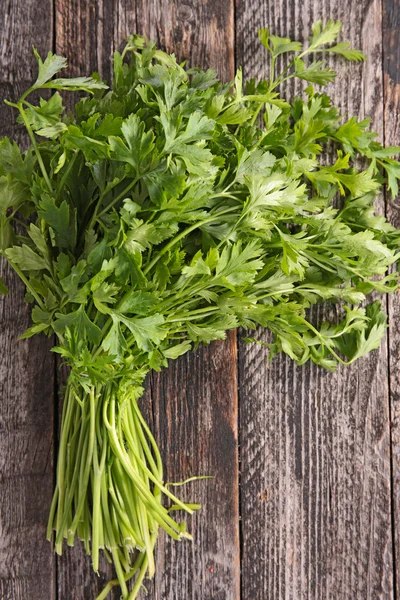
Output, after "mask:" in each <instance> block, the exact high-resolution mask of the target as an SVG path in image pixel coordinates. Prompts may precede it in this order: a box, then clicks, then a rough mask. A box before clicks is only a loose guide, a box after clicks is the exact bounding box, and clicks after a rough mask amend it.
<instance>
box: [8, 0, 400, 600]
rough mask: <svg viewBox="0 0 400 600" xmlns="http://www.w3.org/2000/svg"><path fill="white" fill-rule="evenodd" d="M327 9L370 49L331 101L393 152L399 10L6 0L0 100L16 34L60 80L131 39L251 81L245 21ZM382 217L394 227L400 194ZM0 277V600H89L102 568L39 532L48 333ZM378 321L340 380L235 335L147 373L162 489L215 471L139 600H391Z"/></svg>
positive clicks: (399, 105) (195, 493) (394, 352)
mask: <svg viewBox="0 0 400 600" xmlns="http://www.w3.org/2000/svg"><path fill="white" fill-rule="evenodd" d="M330 17H332V18H335V19H340V20H342V21H343V22H344V37H345V39H349V40H350V41H351V42H352V43H354V44H355V45H356V46H357V47H359V48H361V49H362V50H363V51H364V52H365V53H366V54H367V56H368V62H367V63H366V64H365V65H362V66H360V65H357V64H355V65H346V66H344V68H343V69H340V76H339V77H338V79H337V81H336V82H335V84H334V86H331V90H330V91H331V93H332V95H333V97H334V99H335V101H336V103H337V104H338V105H339V106H340V107H341V109H342V111H344V112H347V113H351V114H358V115H360V116H364V115H372V116H373V118H374V129H375V130H376V131H377V132H378V134H379V136H380V138H381V139H384V140H385V142H386V143H396V142H397V143H399V140H400V126H399V120H398V115H399V111H400V53H399V44H398V40H399V39H400V6H399V3H398V1H397V0H357V1H356V0H332V1H329V0H306V1H305V2H298V1H296V0H275V1H273V0H236V2H234V0H206V1H204V0H187V1H186V2H185V3H182V2H180V1H179V0H173V1H169V0H136V1H135V0H118V1H117V0H98V1H97V2H84V1H83V0H35V2H33V0H25V2H22V1H21V0H4V1H3V2H2V3H1V5H0V40H1V41H0V49H1V50H0V96H1V98H4V97H9V98H10V97H11V98H13V97H16V96H17V95H18V93H19V92H20V91H21V90H22V89H24V87H25V86H26V85H27V82H30V81H31V80H32V79H33V76H34V73H33V69H34V61H32V57H31V53H30V46H31V44H32V43H33V44H34V45H35V46H37V47H38V49H39V51H40V52H45V51H47V49H49V48H51V47H53V48H54V49H55V50H56V51H57V52H58V53H61V54H64V55H66V56H68V58H69V62H70V65H71V66H70V73H75V74H77V73H79V74H86V73H87V72H88V71H90V70H98V71H99V72H100V73H101V75H102V76H103V77H104V78H105V79H108V80H109V79H110V73H111V69H110V66H111V61H110V58H111V54H112V52H113V50H114V49H116V48H118V47H119V46H120V45H121V44H122V43H123V40H124V38H125V37H126V36H127V34H128V33H131V32H138V33H141V34H145V35H146V36H148V37H151V38H152V39H156V40H157V42H158V43H159V44H160V45H161V46H162V47H165V48H167V49H168V50H174V51H175V52H176V54H177V55H178V57H179V58H181V59H187V60H188V63H189V64H190V65H200V66H204V67H206V66H207V67H208V66H213V67H215V68H217V70H218V72H219V74H220V76H221V77H222V78H224V79H225V80H229V79H231V78H232V76H233V73H234V68H235V62H236V64H238V65H239V64H241V65H243V66H244V73H245V75H246V77H251V76H266V75H267V70H266V68H267V67H266V63H265V56H264V54H263V51H262V49H261V48H260V44H259V43H258V42H257V35H256V31H257V29H258V28H259V27H264V26H266V25H268V26H269V27H270V28H271V30H272V31H273V32H274V33H277V34H278V35H286V34H287V35H292V36H294V38H295V39H300V40H301V39H303V37H304V35H305V34H308V32H309V31H310V30H311V24H312V22H313V21H314V20H316V19H318V18H322V19H324V20H326V19H328V18H330ZM298 90H299V88H298V87H296V88H295V87H294V86H293V84H291V86H289V87H288V88H287V89H286V90H284V91H285V93H287V94H288V95H291V94H293V93H294V91H298ZM12 123H13V117H12V114H11V111H10V109H7V108H6V107H4V106H3V105H1V106H0V135H1V136H2V135H9V136H19V135H20V133H19V129H18V127H15V126H13V124H12ZM380 209H381V210H384V209H385V203H384V199H383V198H382V202H381V206H380ZM387 211H388V214H389V215H390V218H391V220H392V221H393V222H395V223H396V224H397V225H398V226H400V203H399V202H398V201H394V202H388V203H387ZM3 271H4V273H3V275H4V278H5V279H6V280H7V283H8V284H9V286H10V287H11V295H12V298H10V297H8V298H5V299H3V300H1V304H0V356H1V359H0V390H1V391H0V396H1V404H0V598H1V599H2V600H3V599H4V600H19V599H21V600H22V599H24V600H47V599H49V600H53V599H54V600H55V599H56V598H58V600H91V599H92V598H94V597H95V595H96V594H97V593H98V591H99V590H100V588H101V587H102V585H103V584H104V582H105V580H106V579H107V578H108V577H109V576H110V573H111V571H110V568H109V566H108V565H107V564H106V563H103V564H102V567H101V573H100V577H99V578H98V577H96V576H95V575H93V574H92V572H91V567H90V561H89V559H88V558H87V557H86V556H85V554H84V552H83V549H82V548H81V547H79V546H78V547H76V548H73V549H71V548H68V550H66V551H65V554H64V555H63V556H62V557H61V558H58V559H57V560H56V558H55V557H54V555H53V553H52V550H51V547H50V545H49V544H48V543H47V542H46V541H45V539H44V537H45V525H46V519H47V510H48V506H49V502H50V497H51V490H52V485H53V478H54V461H53V446H52V439H53V429H54V431H55V432H57V419H58V413H59V411H58V410H57V409H56V410H54V409H53V407H54V406H56V405H57V402H56V399H57V396H58V389H59V388H60V387H61V383H62V374H61V373H60V372H59V370H56V369H55V363H54V359H53V357H52V355H51V354H50V353H49V352H48V350H49V343H47V341H46V340H45V339H44V338H33V339H32V340H28V341H27V340H26V341H24V342H17V337H18V335H19V334H20V333H21V332H22V331H23V330H24V328H25V327H26V326H27V324H28V321H29V309H28V308H27V307H26V306H25V305H24V303H23V288H22V286H21V284H20V283H19V282H18V281H17V279H16V278H15V277H14V276H13V275H12V274H11V273H10V271H9V270H8V269H5V268H4V267H3ZM388 311H389V316H390V328H389V335H388V342H387V344H386V343H384V344H383V345H382V347H381V349H380V351H378V352H375V353H374V354H373V355H371V356H369V357H367V358H364V359H363V360H361V361H360V362H359V363H358V364H356V365H354V366H353V367H351V368H347V369H339V371H338V372H337V373H336V374H330V373H325V372H323V371H322V370H320V369H318V368H317V367H315V366H306V367H303V368H296V367H295V366H294V365H293V364H292V363H291V361H289V360H286V359H284V358H277V359H275V361H274V362H273V363H272V365H268V364H267V362H266V354H265V351H264V350H263V349H261V348H260V347H252V346H247V345H245V344H243V343H242V342H241V341H240V336H239V343H238V350H237V344H236V338H235V336H234V335H230V336H229V338H228V340H227V341H226V342H224V343H216V344H214V345H212V346H211V347H209V348H206V349H202V350H200V351H198V352H196V353H193V354H191V355H187V356H185V357H183V358H182V359H181V360H178V361H176V364H174V365H173V366H171V367H170V369H169V370H168V371H166V372H163V373H161V374H160V375H152V376H151V377H149V379H148V386H147V393H146V397H145V399H144V410H145V413H146V416H147V418H148V420H149V422H150V423H151V426H152V429H153V431H154V433H155V435H156V438H157V439H158V441H159V444H160V448H161V451H162V454H163V456H164V459H165V467H166V474H167V478H168V479H170V480H183V479H185V478H187V477H190V476H191V475H194V474H199V473H200V474H202V473H204V474H210V473H211V474H213V475H215V479H214V480H209V481H200V482H195V483H192V484H190V485H188V486H187V488H186V489H185V490H184V492H183V493H184V494H185V499H187V500H192V499H196V501H197V500H200V502H202V503H203V510H202V511H201V512H200V513H199V514H196V515H195V516H194V517H193V518H192V519H191V520H190V522H189V526H190V529H191V531H192V532H193V534H194V537H195V542H194V543H193V544H191V543H174V542H171V541H170V540H169V539H166V538H165V537H164V536H161V537H160V541H159V544H158V554H157V563H158V571H157V574H156V577H155V579H154V581H153V582H151V583H149V585H148V586H147V587H148V592H149V593H148V596H147V598H149V600H152V599H154V600H238V599H239V598H242V600H281V599H282V600H283V599H290V600H292V599H293V600H297V599H303V598H304V599H306V598H310V599H314V598H315V599H318V598H324V599H329V600H331V599H332V600H348V599H351V600H352V599H360V600H364V599H371V600H375V599H378V598H384V599H386V598H396V594H397V591H399V590H398V589H397V590H396V582H397V584H398V582H399V577H400V569H399V557H400V535H399V532H398V523H400V433H399V429H398V427H399V425H400V375H399V373H400V370H399V368H398V364H399V360H400V336H399V334H398V326H397V324H398V323H399V322H400V300H399V295H396V296H392V297H391V298H390V299H389V301H388ZM324 316H326V312H324V311H323V310H322V309H321V308H319V309H318V310H315V311H314V316H313V318H315V319H321V318H323V317H324ZM330 316H331V317H333V318H334V316H335V313H334V311H331V313H330ZM238 399H239V402H238ZM238 406H239V409H238ZM239 461H240V462H239ZM239 466H240V471H239ZM112 597H113V598H114V600H116V599H117V598H118V597H119V594H118V592H117V591H115V593H114V594H113V596H112ZM143 597H144V596H143ZM110 598H111V595H110Z"/></svg>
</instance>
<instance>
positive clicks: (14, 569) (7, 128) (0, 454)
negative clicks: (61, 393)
mask: <svg viewBox="0 0 400 600" xmlns="http://www.w3.org/2000/svg"><path fill="white" fill-rule="evenodd" d="M0 40H1V41H0V131H1V136H3V135H9V136H10V137H13V138H16V139H17V140H18V141H19V142H21V144H22V145H25V144H26V138H25V137H24V136H23V134H22V131H20V129H22V128H17V127H16V126H14V122H15V118H16V115H15V113H14V112H13V111H12V110H11V109H9V108H7V107H6V106H5V104H4V103H3V100H4V98H8V99H11V100H16V99H17V98H18V97H19V95H20V94H21V93H22V91H24V90H25V89H26V88H27V87H28V86H29V85H30V82H31V81H32V80H33V79H34V78H35V77H36V64H35V63H36V61H35V59H34V57H33V54H32V53H31V51H30V48H31V45H32V44H34V45H35V46H36V47H37V48H38V49H39V52H44V51H47V50H48V47H49V44H50V45H51V43H52V3H51V1H50V0H36V1H35V2H33V1H25V2H22V1H21V2H20V1H15V2H3V3H2V4H1V7H0ZM1 271H2V272H1V275H2V276H3V278H4V280H5V281H6V282H7V285H8V286H9V289H10V296H9V297H2V298H0V357H1V358H0V598H1V599H2V600H26V599H28V598H29V599H30V600H31V599H32V600H36V599H41V598H46V599H49V600H53V599H54V598H55V560H54V556H53V552H52V550H51V547H50V544H49V543H48V542H47V541H46V539H45V532H46V524H47V513H48V507H49V505H50V501H51V493H52V486H53V446H52V438H53V390H54V382H53V371H54V361H53V357H52V356H51V354H50V352H49V348H50V344H49V343H48V342H47V341H46V339H45V338H40V337H37V338H34V339H31V340H24V341H18V336H19V335H20V334H21V333H22V332H23V331H24V330H25V329H26V328H27V327H28V326H29V324H30V309H29V307H28V306H27V305H26V304H25V303H24V289H23V285H22V283H21V282H20V281H19V280H18V278H17V277H16V276H15V275H14V274H13V273H12V271H11V269H9V268H7V267H6V266H5V264H4V263H2V265H1Z"/></svg>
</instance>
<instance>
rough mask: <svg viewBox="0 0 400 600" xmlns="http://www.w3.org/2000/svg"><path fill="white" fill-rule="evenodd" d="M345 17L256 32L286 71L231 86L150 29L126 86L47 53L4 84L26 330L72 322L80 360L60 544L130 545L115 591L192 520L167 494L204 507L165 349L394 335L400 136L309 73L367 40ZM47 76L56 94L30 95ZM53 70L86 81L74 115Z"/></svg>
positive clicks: (66, 438) (312, 352)
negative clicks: (175, 408) (297, 33)
mask: <svg viewBox="0 0 400 600" xmlns="http://www.w3.org/2000/svg"><path fill="white" fill-rule="evenodd" d="M340 28H341V24H340V23H337V22H333V21H329V22H328V23H327V24H326V26H325V27H322V25H321V23H320V22H318V23H316V24H315V25H314V26H313V33H312V36H311V38H310V40H309V42H308V43H306V44H305V45H304V46H303V45H302V44H301V43H300V42H293V41H291V40H289V39H286V38H280V37H277V36H274V35H270V34H269V32H268V30H267V29H263V30H261V31H260V32H259V35H260V39H261V42H262V44H263V45H264V46H265V48H266V49H267V51H268V52H269V54H270V57H271V69H270V77H269V80H265V81H260V82H258V83H257V82H255V81H254V80H252V81H249V82H247V84H246V85H245V86H244V85H243V82H242V72H241V70H238V72H237V75H236V77H235V80H234V82H232V83H228V84H223V83H221V82H220V81H219V80H218V79H217V78H216V75H215V72H214V71H213V70H211V69H209V70H207V71H201V70H199V69H186V68H184V66H182V65H180V64H178V63H177V62H176V60H175V57H174V56H173V55H168V54H166V53H164V52H162V51H160V50H157V49H156V47H155V46H154V44H152V43H150V44H146V43H145V41H144V39H143V38H141V37H138V36H133V37H131V38H130V39H129V41H128V44H127V46H126V47H125V49H124V51H123V52H122V54H120V53H118V52H116V53H115V56H114V81H113V87H112V89H108V87H107V86H106V85H105V84H104V83H102V82H101V81H100V79H99V77H98V76H96V75H94V76H93V77H79V78H74V79H63V78H56V79H54V78H53V77H54V76H55V75H57V73H58V72H59V71H60V70H61V69H63V68H64V67H65V66H66V60H65V59H64V58H62V57H59V56H56V55H54V54H52V53H49V54H48V56H47V58H46V59H45V60H44V61H42V59H41V58H40V57H39V55H38V54H37V53H36V58H37V61H38V66H39V74H38V78H37V80H36V82H35V83H34V84H33V86H32V87H31V88H29V89H28V90H27V91H26V92H25V93H24V94H23V95H22V97H21V98H20V99H19V100H18V102H16V103H11V102H9V104H10V105H11V106H14V107H15V108H16V109H17V111H18V114H19V116H18V120H19V122H20V123H22V124H23V125H24V126H25V128H26V130H27V132H28V134H29V136H30V140H31V146H30V147H29V148H28V150H27V151H25V152H21V151H20V149H19V148H18V146H17V144H16V143H15V142H14V143H12V142H11V141H10V140H9V139H7V138H4V139H3V140H2V141H1V142H0V246H1V253H2V255H3V256H4V257H5V258H6V260H7V261H8V262H9V263H10V265H11V266H12V267H13V268H14V269H15V271H16V272H17V273H18V275H19V276H20V277H21V279H22V280H23V281H24V283H25V285H26V289H27V296H26V299H27V301H28V302H30V303H32V304H33V309H32V321H33V325H32V327H30V328H29V329H28V330H27V331H26V332H25V333H24V334H23V335H22V337H29V336H32V335H34V334H37V333H40V332H44V333H46V334H47V335H50V336H51V335H54V334H55V335H56V336H57V338H58V345H57V346H56V347H55V348H54V350H55V351H56V352H58V353H59V354H61V356H62V357H63V359H64V360H65V362H66V363H67V364H68V365H69V367H70V375H69V379H68V383H67V386H66V392H65V401H64V405H63V418H62V430H61V438H60V447H59V455H58V466H57V485H56V490H55V493H54V499H53V503H52V506H51V512H50V518H49V526H48V537H49V538H51V536H52V532H53V530H54V531H55V548H56V551H57V552H58V553H60V554H61V552H62V546H63V540H64V539H66V540H67V543H68V544H71V545H72V544H74V542H75V539H76V537H78V538H80V539H81V540H83V541H84V544H85V547H86V550H87V552H88V553H89V554H91V555H92V561H93V568H94V570H95V571H97V570H98V565H99V551H100V549H102V550H104V553H105V554H106V555H107V557H108V558H109V559H110V560H112V561H113V563H114V565H115V569H116V573H117V577H118V579H117V580H113V581H112V582H110V583H109V584H108V585H107V587H106V588H105V590H104V591H103V592H102V593H101V594H100V595H99V597H98V598H99V600H101V599H103V598H105V597H106V595H107V593H108V592H109V591H110V589H111V588H112V586H113V585H116V584H117V583H119V585H120V586H121V589H122V596H123V598H125V599H126V598H129V599H133V598H135V597H136V596H137V593H138V592H139V590H140V588H141V586H142V582H143V579H144V577H145V576H146V575H147V576H149V577H151V576H152V575H153V574H154V568H155V567H154V545H155V542H156V539H157V532H158V529H159V527H160V526H161V527H162V528H163V529H164V530H165V531H166V532H167V533H168V534H169V535H171V536H172V537H173V538H176V539H181V538H183V537H190V536H189V534H188V533H186V531H185V527H184V524H183V523H180V522H178V521H177V520H176V519H175V518H173V516H171V512H172V511H177V510H184V511H186V512H188V513H191V512H192V511H193V510H194V509H196V508H198V506H197V505H194V504H193V505H190V504H185V503H183V502H181V501H180V500H179V499H178V498H177V497H175V495H174V494H173V493H172V492H171V490H170V487H169V486H168V485H166V484H165V483H164V481H163V469H162V462H161V457H160V453H159V451H158V448H157V444H156V442H155V440H154V438H153V436H152V434H151V432H150V430H149V428H148V426H147V425H146V423H145V421H144V419H143V417H142V415H141V413H140V410H139V405H138V400H139V398H140V397H141V395H142V392H143V388H142V384H143V380H144V378H145V376H146V373H148V371H149V370H150V369H155V370H159V369H161V368H162V367H165V366H167V364H168V360H169V359H175V358H177V357H178V356H180V355H182V354H184V353H185V352H187V351H188V350H190V349H191V348H192V347H195V346H197V345H198V344H200V343H203V344H208V343H210V342H211V341H212V340H217V339H223V338H224V337H225V335H226V331H227V330H229V329H235V328H237V327H238V326H242V327H245V328H246V329H253V330H254V329H256V327H257V326H258V325H261V326H263V327H266V328H268V329H269V330H270V331H271V332H272V342H271V343H270V344H269V349H270V356H271V357H272V356H273V355H274V354H276V353H278V352H281V351H283V352H286V353H287V354H288V355H289V356H291V357H292V358H293V359H294V360H296V362H297V363H298V364H302V363H304V362H306V361H307V360H308V359H310V360H312V361H314V362H315V363H317V364H319V365H322V366H323V367H325V368H327V369H334V368H335V367H336V366H337V363H338V362H340V363H345V364H348V363H351V362H353V361H354V360H356V359H357V358H359V357H360V356H362V355H363V354H365V353H367V352H369V351H370V350H372V349H374V348H377V347H378V346H379V343H380V340H381V338H382V336H383V335H384V332H385V328H386V317H385V314H384V313H383V312H382V311H381V310H380V305H379V303H377V302H374V303H372V304H369V305H367V307H366V308H364V307H362V306H361V304H362V303H363V301H364V299H365V295H366V294H368V293H369V292H371V291H372V290H378V291H379V292H390V291H393V290H395V289H396V285H397V281H396V280H397V276H396V274H388V271H389V267H390V265H392V264H393V263H394V262H395V261H396V253H395V248H396V247H397V245H398V242H399V236H400V234H399V231H397V230H395V229H394V228H393V227H392V226H391V225H390V224H388V223H387V221H386V220H385V218H384V217H383V216H377V215H375V213H374V208H373V202H374V198H375V197H376V194H377V193H378V192H379V190H380V188H381V185H382V183H383V182H385V181H386V182H387V185H388V188H389V190H390V191H391V193H392V194H393V195H395V194H397V179H399V178H400V164H399V163H398V162H397V161H396V160H394V159H393V156H395V155H396V154H397V153H398V152H399V148H394V147H390V148H383V147H382V146H381V144H380V143H379V142H377V141H376V139H375V138H376V134H374V133H372V132H371V131H369V130H368V124H369V121H367V120H363V121H358V120H357V119H356V118H354V117H352V118H350V119H348V120H344V119H343V118H342V116H341V115H340V113H339V112H338V110H337V109H336V108H335V107H334V106H333V105H332V103H331V100H330V98H329V96H328V95H326V94H324V93H320V92H316V91H315V90H314V87H313V85H312V84H316V85H318V86H323V85H325V84H327V83H329V82H331V81H332V80H333V79H334V77H335V75H336V73H335V72H334V71H333V70H331V69H330V68H328V67H327V66H326V65H325V64H324V62H323V61H322V60H311V61H310V60H308V61H307V58H306V57H308V55H311V56H312V55H313V54H314V53H317V52H319V53H331V54H336V55H342V56H343V57H344V58H346V59H348V60H362V59H363V58H364V57H363V55H362V54H361V53H360V52H359V51H357V50H353V49H351V48H350V46H349V44H348V43H347V42H339V43H336V44H335V45H333V46H332V45H330V46H328V44H332V43H335V40H336V38H337V36H338V34H339V32H340ZM283 54H284V55H287V54H289V55H291V57H292V58H291V59H289V60H288V61H287V66H286V68H285V69H284V70H283V72H282V73H281V74H280V75H275V65H276V59H277V57H279V56H280V55H283ZM304 59H306V60H304ZM293 77H298V78H300V79H303V80H305V81H307V82H309V83H310V84H311V85H309V87H308V88H307V89H306V90H305V94H304V97H303V96H301V97H297V98H295V99H294V100H293V101H292V102H291V103H288V102H287V101H286V100H284V99H283V98H282V97H281V96H280V95H279V91H278V90H279V86H280V85H281V84H282V83H283V82H285V81H286V80H288V79H290V78H293ZM38 90H39V91H41V90H53V91H54V92H53V94H52V95H50V96H49V95H47V96H46V97H47V99H43V98H41V99H40V103H39V104H38V105H37V104H32V103H31V102H30V101H29V98H30V94H31V93H32V92H37V91H38ZM58 90H70V91H78V92H86V94H83V95H82V94H81V96H82V97H81V99H80V100H79V101H78V102H77V104H76V106H75V110H74V112H73V114H64V111H63V104H62V97H61V95H60V93H59V91H58ZM327 146H328V147H329V148H330V150H331V155H332V148H333V149H334V151H335V152H336V154H335V158H334V160H333V161H331V162H327V160H326V155H324V160H322V158H321V157H322V152H323V150H324V148H326V147H327ZM360 165H362V166H361V167H360ZM391 271H392V269H391ZM376 276H379V277H376ZM0 283H1V282H0ZM1 291H2V292H3V293H6V288H5V286H4V284H3V283H1ZM320 301H331V302H338V303H340V306H341V310H342V312H343V318H342V320H341V321H340V322H339V323H322V324H319V325H316V324H312V323H310V322H309V320H308V319H307V313H306V311H307V309H308V308H309V306H310V305H311V304H314V303H316V302H320ZM249 339H252V338H249ZM164 497H166V498H167V499H168V500H169V505H168V506H166V505H165V504H164V503H163V498H164ZM132 578H133V580H134V584H133V587H132V589H131V591H129V590H128V584H127V582H128V580H130V579H132Z"/></svg>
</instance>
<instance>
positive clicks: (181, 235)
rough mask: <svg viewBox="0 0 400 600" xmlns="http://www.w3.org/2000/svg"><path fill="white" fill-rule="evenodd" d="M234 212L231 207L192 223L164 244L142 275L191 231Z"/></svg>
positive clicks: (233, 208)
mask: <svg viewBox="0 0 400 600" xmlns="http://www.w3.org/2000/svg"><path fill="white" fill-rule="evenodd" d="M234 210H237V209H236V207H232V208H228V209H226V210H222V211H221V212H219V213H217V214H215V215H212V216H210V217H209V218H208V219H204V220H203V221H197V223H194V224H193V225H191V226H190V227H188V228H187V229H185V230H184V231H182V232H181V233H179V234H178V235H176V236H175V237H174V238H173V239H172V240H171V241H170V242H168V244H166V245H165V246H164V247H163V248H162V249H161V250H160V251H159V252H158V254H157V255H156V256H155V257H154V258H153V260H152V261H151V263H150V264H149V265H147V267H146V268H145V269H144V271H143V273H144V274H145V275H147V273H148V272H149V271H150V270H151V269H152V268H153V267H154V265H155V264H157V262H158V261H159V260H160V258H161V257H162V256H163V255H164V254H165V253H166V252H168V251H169V250H171V248H173V246H175V244H177V243H178V242H179V241H180V240H182V239H183V238H185V237H186V236H187V235H189V233H191V232H192V231H194V230H195V229H198V228H199V227H202V226H203V225H206V224H207V223H212V222H213V221H218V219H219V218H220V217H222V216H223V215H226V214H227V213H230V212H232V211H234Z"/></svg>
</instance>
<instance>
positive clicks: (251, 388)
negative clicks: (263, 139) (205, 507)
mask: <svg viewBox="0 0 400 600" xmlns="http://www.w3.org/2000/svg"><path fill="white" fill-rule="evenodd" d="M350 15H351V17H350ZM330 17H331V18H334V19H339V20H342V21H343V22H344V38H345V39H349V40H350V41H351V42H352V43H353V44H355V45H356V46H357V47H361V48H362V49H363V50H364V51H365V52H366V53H367V54H368V62H367V64H366V66H364V67H361V66H360V65H345V64H343V63H342V64H341V66H340V70H339V73H340V74H339V77H338V79H337V81H336V83H335V84H334V87H333V86H330V92H331V93H332V95H333V97H334V100H335V102H336V103H337V104H338V105H339V106H340V107H341V109H342V111H343V112H344V113H345V114H359V115H360V116H363V115H364V114H371V115H372V116H373V117H374V128H375V129H378V130H379V133H380V134H381V135H382V75H381V73H382V71H381V5H380V2H378V1H376V2H375V1H373V2H353V1H350V2H348V1H344V0H335V1H333V2H327V1H325V0H324V1H321V2H306V3H298V2H294V1H289V2H283V1H282V2H269V1H265V2H260V1H258V0H250V1H247V2H245V1H243V2H242V1H239V2H238V3H237V33H236V39H237V57H238V62H239V63H244V66H245V69H244V71H245V75H246V76H261V75H263V76H267V72H266V61H265V59H264V58H263V50H262V48H260V45H259V43H258V42H257V40H256V30H257V29H258V28H259V27H262V26H266V25H268V26H269V27H270V29H271V30H272V31H273V32H274V33H277V34H278V35H290V36H293V38H292V39H296V40H297V39H300V40H301V39H303V38H304V35H306V34H308V32H310V31H311V24H312V23H313V21H315V20H316V19H318V18H322V19H324V20H327V19H328V18H330ZM296 88H298V86H296ZM293 91H294V86H291V87H290V88H289V90H287V92H288V94H289V95H291V94H292V93H293ZM326 316H327V312H326V310H322V309H321V307H320V308H319V309H317V310H315V311H314V312H313V318H314V319H317V320H321V319H322V318H325V317H326ZM330 316H331V318H335V310H334V309H332V310H331V313H330ZM266 359H267V354H266V352H265V351H264V350H262V349H260V348H259V347H244V345H241V346H240V352H239V382H240V416H239V427H240V449H241V517H242V540H243V553H242V598H243V600H247V599H248V600H250V599H251V600H257V599H259V600H265V598H293V599H295V598H296V599H297V598H313V599H314V598H343V599H344V598H371V599H372V598H391V597H392V595H393V581H392V540H391V515H390V457H389V426H388V420H389V415H388V382H387V349H386V346H385V344H384V345H383V346H382V348H381V349H380V351H379V352H375V353H374V354H373V355H371V356H369V357H367V358H365V359H363V360H362V361H360V362H359V363H358V364H357V365H355V366H353V367H352V368H348V369H339V371H338V373H336V374H328V373H324V372H323V371H322V370H320V369H319V368H316V367H315V366H306V367H303V368H296V367H295V366H294V365H293V364H292V363H291V361H290V360H288V359H284V358H278V359H275V361H274V362H273V363H272V365H271V366H267V364H266Z"/></svg>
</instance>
